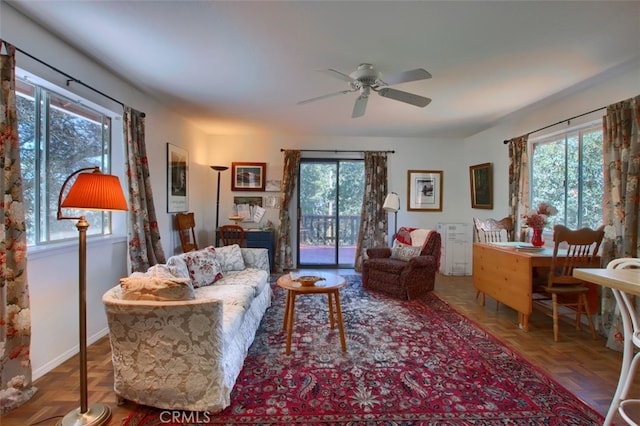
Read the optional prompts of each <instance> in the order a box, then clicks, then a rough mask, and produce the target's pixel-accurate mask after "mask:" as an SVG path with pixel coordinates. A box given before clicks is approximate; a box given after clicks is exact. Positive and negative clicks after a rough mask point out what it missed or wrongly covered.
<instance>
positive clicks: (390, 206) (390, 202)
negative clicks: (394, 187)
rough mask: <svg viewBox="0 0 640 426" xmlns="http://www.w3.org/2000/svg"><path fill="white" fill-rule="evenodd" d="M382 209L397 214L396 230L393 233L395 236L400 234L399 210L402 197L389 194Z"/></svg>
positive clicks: (392, 193)
mask: <svg viewBox="0 0 640 426" xmlns="http://www.w3.org/2000/svg"><path fill="white" fill-rule="evenodd" d="M382 209H383V210H384V211H387V212H393V213H394V214H395V218H394V219H395V221H394V222H395V223H394V225H395V228H394V231H393V236H394V238H395V235H396V234H397V233H398V210H400V197H399V196H398V194H397V193H395V192H390V193H389V194H387V198H385V199H384V204H383V205H382Z"/></svg>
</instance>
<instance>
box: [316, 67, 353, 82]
mask: <svg viewBox="0 0 640 426" xmlns="http://www.w3.org/2000/svg"><path fill="white" fill-rule="evenodd" d="M320 72H323V73H325V74H327V75H330V76H332V77H336V78H338V79H340V80H342V81H346V82H347V83H351V82H354V81H356V80H355V79H353V78H351V76H349V75H347V74H345V73H343V72H340V71H338V70H334V69H333V68H329V69H326V70H320Z"/></svg>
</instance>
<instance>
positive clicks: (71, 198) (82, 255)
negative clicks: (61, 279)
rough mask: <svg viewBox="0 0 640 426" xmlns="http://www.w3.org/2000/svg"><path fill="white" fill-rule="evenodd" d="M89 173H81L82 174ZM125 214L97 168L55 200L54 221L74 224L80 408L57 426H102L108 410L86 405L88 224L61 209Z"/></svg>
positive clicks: (116, 190) (114, 185) (118, 194)
mask: <svg viewBox="0 0 640 426" xmlns="http://www.w3.org/2000/svg"><path fill="white" fill-rule="evenodd" d="M90 170H91V171H92V172H93V173H82V172H85V171H90ZM75 175H78V177H77V178H76V181H75V182H74V183H73V185H72V186H71V189H69V193H68V194H67V196H66V198H65V199H64V201H62V196H63V194H64V190H65V189H66V187H67V184H68V183H69V181H70V180H71V178H72V177H73V176H75ZM63 208H65V209H81V210H107V211H126V210H127V201H126V200H125V198H124V194H123V193H122V187H121V186H120V180H119V179H118V177H117V176H113V175H105V174H102V173H101V172H100V169H99V168H98V167H87V168H84V169H80V170H77V171H75V172H73V173H71V175H69V177H68V178H67V180H65V181H64V183H63V184H62V189H60V196H59V197H58V220H62V219H73V220H77V221H78V223H76V228H78V238H79V248H78V271H79V272H78V283H79V292H78V293H79V304H80V408H78V409H76V410H73V411H71V412H69V413H68V414H67V415H66V416H64V417H63V418H62V419H61V420H60V421H59V422H58V425H63V426H71V425H73V426H86V425H106V424H108V423H109V419H110V418H111V409H110V408H109V406H107V405H105V404H102V403H96V404H91V405H88V404H87V229H88V228H89V222H87V220H86V218H85V217H84V216H76V217H70V216H63V215H62V209H63Z"/></svg>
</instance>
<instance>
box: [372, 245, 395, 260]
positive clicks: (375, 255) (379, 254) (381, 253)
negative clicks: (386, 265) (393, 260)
mask: <svg viewBox="0 0 640 426" xmlns="http://www.w3.org/2000/svg"><path fill="white" fill-rule="evenodd" d="M367 256H369V259H384V258H387V257H391V249H390V248H389V247H374V248H369V249H367Z"/></svg>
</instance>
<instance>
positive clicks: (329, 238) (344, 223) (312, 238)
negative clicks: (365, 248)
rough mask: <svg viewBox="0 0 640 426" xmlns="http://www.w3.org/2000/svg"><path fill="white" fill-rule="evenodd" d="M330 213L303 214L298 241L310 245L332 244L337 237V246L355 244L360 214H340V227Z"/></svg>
mask: <svg viewBox="0 0 640 426" xmlns="http://www.w3.org/2000/svg"><path fill="white" fill-rule="evenodd" d="M336 223H337V219H336V217H335V216H331V215H304V216H302V219H301V228H300V241H301V243H302V244H306V245H310V246H332V245H335V243H336V238H339V241H338V243H339V244H338V245H339V246H355V245H356V243H357V242H358V231H359V230H360V216H355V215H354V216H341V217H340V221H339V223H340V229H339V230H338V229H337V227H336Z"/></svg>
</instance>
